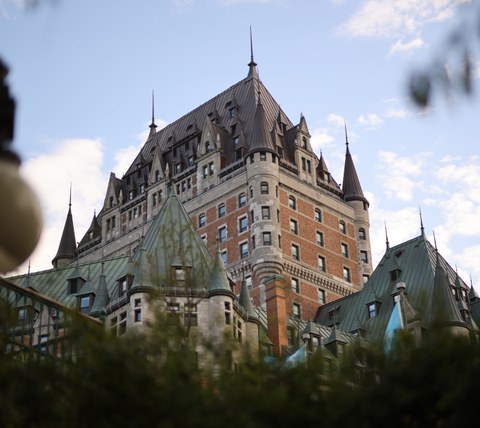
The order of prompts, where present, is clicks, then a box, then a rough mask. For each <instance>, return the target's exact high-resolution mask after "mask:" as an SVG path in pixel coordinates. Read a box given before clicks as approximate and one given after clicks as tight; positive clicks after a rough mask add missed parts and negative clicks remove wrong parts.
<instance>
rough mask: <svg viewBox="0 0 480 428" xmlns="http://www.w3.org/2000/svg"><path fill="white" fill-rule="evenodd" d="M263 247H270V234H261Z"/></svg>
mask: <svg viewBox="0 0 480 428" xmlns="http://www.w3.org/2000/svg"><path fill="white" fill-rule="evenodd" d="M263 245H272V233H271V232H263Z"/></svg>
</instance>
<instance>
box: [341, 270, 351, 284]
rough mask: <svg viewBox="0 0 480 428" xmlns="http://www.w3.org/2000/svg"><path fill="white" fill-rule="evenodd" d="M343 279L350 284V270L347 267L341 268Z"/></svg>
mask: <svg viewBox="0 0 480 428" xmlns="http://www.w3.org/2000/svg"><path fill="white" fill-rule="evenodd" d="M343 279H344V280H345V281H347V282H352V277H351V274H350V269H349V268H347V267H343Z"/></svg>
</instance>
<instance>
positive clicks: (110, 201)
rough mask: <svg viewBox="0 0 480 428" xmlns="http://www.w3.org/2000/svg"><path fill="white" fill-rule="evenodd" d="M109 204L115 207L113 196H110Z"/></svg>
mask: <svg viewBox="0 0 480 428" xmlns="http://www.w3.org/2000/svg"><path fill="white" fill-rule="evenodd" d="M108 205H109V208H112V207H113V196H110V199H109V202H108Z"/></svg>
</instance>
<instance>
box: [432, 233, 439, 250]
mask: <svg viewBox="0 0 480 428" xmlns="http://www.w3.org/2000/svg"><path fill="white" fill-rule="evenodd" d="M432 232H433V244H434V245H435V251H436V252H437V254H438V247H437V237H436V236H435V230H433V231H432Z"/></svg>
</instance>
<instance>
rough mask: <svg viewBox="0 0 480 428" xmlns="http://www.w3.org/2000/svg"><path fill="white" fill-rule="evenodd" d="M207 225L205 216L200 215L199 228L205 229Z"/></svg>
mask: <svg viewBox="0 0 480 428" xmlns="http://www.w3.org/2000/svg"><path fill="white" fill-rule="evenodd" d="M206 224H207V218H206V216H205V214H200V215H199V216H198V227H204V226H205V225H206Z"/></svg>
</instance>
